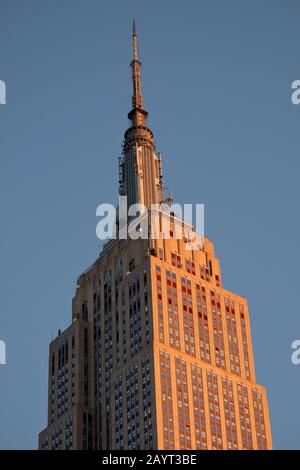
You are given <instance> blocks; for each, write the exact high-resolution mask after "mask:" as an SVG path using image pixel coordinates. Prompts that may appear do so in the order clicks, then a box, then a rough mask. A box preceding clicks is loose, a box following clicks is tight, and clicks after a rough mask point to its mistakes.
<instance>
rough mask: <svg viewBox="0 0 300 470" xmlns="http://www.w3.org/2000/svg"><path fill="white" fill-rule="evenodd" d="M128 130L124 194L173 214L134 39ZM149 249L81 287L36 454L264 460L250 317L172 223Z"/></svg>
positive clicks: (52, 365) (95, 273)
mask: <svg viewBox="0 0 300 470" xmlns="http://www.w3.org/2000/svg"><path fill="white" fill-rule="evenodd" d="M133 49H134V54H133V60H132V62H131V68H132V78H133V98H132V110H131V111H130V112H129V114H128V117H129V119H130V120H131V126H130V127H129V129H127V131H126V132H125V136H124V144H123V152H122V157H121V158H120V163H119V167H120V168H119V169H120V178H119V183H120V187H119V192H120V195H123V196H127V198H128V206H131V205H132V204H134V203H138V202H140V203H143V204H144V205H145V206H146V207H147V208H149V209H150V206H151V204H160V203H162V202H167V203H170V198H169V199H168V198H166V197H165V191H164V186H163V179H162V165H161V158H160V155H159V154H158V153H157V152H156V148H155V143H154V140H153V132H152V131H151V129H150V128H148V125H147V116H148V113H147V111H145V109H144V105H143V98H142V92H141V64H140V62H139V60H138V54H137V37H136V31H135V25H134V28H133ZM158 214H159V215H158V217H159V223H158V236H157V237H156V239H137V240H132V239H130V238H129V239H120V238H118V239H116V240H111V241H110V242H108V243H107V244H106V245H105V246H104V249H103V250H102V252H101V253H100V255H99V258H98V259H97V260H96V261H95V263H94V264H93V265H92V266H91V267H90V268H88V269H87V270H86V271H85V272H84V273H83V274H81V275H80V276H79V278H78V281H77V286H76V293H75V297H74V298H73V305H72V324H71V325H70V326H69V328H67V329H66V330H65V331H63V332H59V335H58V336H57V337H56V338H55V340H54V341H52V342H51V344H50V347H49V391H48V393H49V398H48V426H47V427H46V428H45V429H44V430H43V431H42V432H41V433H40V435H39V448H40V449H168V450H170V449H193V450H194V449H271V447H272V438H271V429H270V420H269V413H268V403H267V398H266V392H265V389H264V387H262V386H260V385H258V384H257V383H256V378H255V369H254V360H253V352H252V342H251V333H250V322H249V313H248V305H247V300H246V299H245V297H241V296H239V295H237V294H234V293H232V292H229V291H227V290H226V289H224V288H223V286H222V277H221V270H220V263H219V260H218V259H217V258H216V257H215V254H214V246H213V243H212V242H211V241H210V240H208V239H207V238H204V242H203V245H202V246H199V248H197V249H195V250H189V249H188V240H187V239H186V238H185V237H181V239H178V238H176V237H175V233H176V230H177V229H178V227H181V228H182V223H183V222H182V221H181V220H180V219H178V218H176V216H175V214H173V215H172V217H171V225H170V229H169V239H166V238H165V237H164V236H163V226H164V224H163V221H164V215H165V212H164V209H163V208H161V209H160V210H159V211H158Z"/></svg>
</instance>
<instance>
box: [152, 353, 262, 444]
mask: <svg viewBox="0 0 300 470" xmlns="http://www.w3.org/2000/svg"><path fill="white" fill-rule="evenodd" d="M174 369H175V371H174V372H175V374H174V372H172V366H171V357H170V354H169V353H167V352H166V351H164V350H161V351H160V381H161V407H162V419H163V444H164V449H168V450H170V449H174V445H175V443H174V432H175V429H174V412H175V406H176V410H177V422H178V429H177V432H178V435H179V446H180V449H191V439H192V436H191V432H193V433H194V436H193V437H194V439H195V443H196V449H207V448H212V449H224V448H227V449H237V448H238V433H237V429H240V431H241V442H240V445H241V446H242V448H243V449H253V446H254V444H253V432H256V442H257V447H258V448H259V449H266V448H267V436H266V428H265V416H264V410H263V397H262V394H261V393H260V392H259V391H257V390H256V389H252V390H251V389H250V388H248V387H246V386H244V385H243V384H234V383H233V382H232V381H231V380H230V379H228V378H227V377H219V376H218V375H217V374H216V373H214V372H213V371H210V370H207V371H206V372H205V370H204V369H202V368H201V367H199V366H198V365H196V364H191V365H189V364H188V363H186V361H184V360H183V359H182V358H180V357H175V364H174ZM203 374H205V380H204V377H203ZM173 378H174V379H173ZM173 380H175V383H172V381H173ZM205 382H206V385H204V384H205ZM189 383H191V390H190V394H191V397H189ZM172 387H174V394H175V396H174V394H173V393H172ZM251 399H252V403H251V405H250V400H251ZM205 404H206V405H205ZM250 406H251V407H253V410H254V420H253V419H252V421H251V417H250ZM191 413H193V421H194V426H193V431H191V422H190V420H191ZM222 420H224V422H222ZM208 427H209V429H208ZM224 429H225V433H224ZM208 432H209V434H210V442H209V443H208V437H207V433H208Z"/></svg>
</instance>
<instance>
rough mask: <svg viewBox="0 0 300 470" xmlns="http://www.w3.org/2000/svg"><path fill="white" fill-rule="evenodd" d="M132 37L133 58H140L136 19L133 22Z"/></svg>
mask: <svg viewBox="0 0 300 470" xmlns="http://www.w3.org/2000/svg"><path fill="white" fill-rule="evenodd" d="M132 39H133V60H138V53H137V38H136V28H135V19H133V23H132Z"/></svg>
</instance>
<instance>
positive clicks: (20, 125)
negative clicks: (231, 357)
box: [0, 0, 300, 449]
mask: <svg viewBox="0 0 300 470" xmlns="http://www.w3.org/2000/svg"><path fill="white" fill-rule="evenodd" d="M0 11H1V15H0V79H1V80H5V81H6V84H7V104H6V105H5V106H0V157H1V170H0V191H1V197H0V214H1V218H0V240H1V244H0V250H1V251H0V260H1V266H0V286H1V314H0V315H1V316H0V339H4V340H5V341H6V343H7V365H6V366H0V397H1V400H0V448H1V449H14V448H36V446H37V435H38V432H39V431H40V430H41V429H42V428H43V427H44V426H45V425H46V411H47V367H48V363H47V361H48V343H49V341H50V340H51V335H52V334H56V332H57V330H58V328H62V329H63V328H65V327H66V326H67V325H68V324H69V322H70V319H71V299H72V296H73V294H74V288H75V281H76V277H77V275H78V274H79V273H80V272H81V271H83V270H84V269H85V268H86V267H87V266H88V265H89V264H91V262H93V260H94V259H95V258H96V257H97V255H98V251H99V247H98V245H99V240H97V238H96V233H95V227H96V222H97V219H96V215H95V211H96V206H97V205H98V204H100V203H102V202H114V201H116V198H117V179H118V178H117V157H118V155H120V151H121V144H122V139H123V132H124V130H125V129H126V127H127V112H128V111H129V109H130V98H131V83H130V70H129V61H130V58H131V56H130V54H131V50H130V47H131V42H130V41H131V22H132V18H133V16H135V17H136V20H137V29H138V34H139V43H140V55H141V59H142V62H143V69H142V71H143V92H144V101H145V106H146V108H147V109H148V111H149V113H150V115H149V123H150V125H151V127H152V128H153V130H154V132H155V137H156V142H157V145H158V149H159V150H161V151H162V153H163V157H164V175H165V180H166V183H167V185H168V186H171V187H172V188H173V193H174V196H175V199H176V201H178V202H193V203H196V202H199V203H204V204H205V210H206V212H205V217H206V218H205V220H206V234H207V236H208V237H209V238H212V239H213V240H214V242H215V248H216V253H217V255H218V257H219V258H220V260H221V265H222V272H223V282H224V286H225V287H226V288H228V289H231V290H233V291H235V292H237V293H239V294H241V295H246V296H247V297H248V300H249V306H250V315H251V325H252V332H253V345H254V353H255V360H256V371H257V378H258V381H259V383H261V384H263V385H265V386H266V387H267V391H268V397H269V404H270V413H271V419H272V429H273V439H274V446H275V447H276V448H298V449H299V448H300V437H299V436H300V433H299V431H300V401H299V388H300V366H294V365H292V364H291V361H290V356H291V348H290V345H291V342H292V341H293V340H294V339H298V338H300V312H299V264H300V250H299V239H300V222H299V195H300V189H299V170H300V164H299V144H300V142H299V135H300V134H299V125H300V106H298V107H297V106H294V105H292V104H291V100H290V94H291V90H290V87H291V83H292V81H293V80H296V79H300V28H299V18H300V3H299V1H298V0H285V1H279V0H264V1H259V0H251V1H250V0H248V1H245V0H244V1H242V0H227V1H226V2H224V1H223V0H205V1H199V0H189V1H188V2H183V1H182V0H180V1H178V0H164V1H163V2H162V1H159V0H151V1H145V0H144V1H126V2H125V1H123V0H118V1H114V0H112V1H109V2H105V1H100V0H51V1H50V0H43V1H40V0H27V1H17V0H0Z"/></svg>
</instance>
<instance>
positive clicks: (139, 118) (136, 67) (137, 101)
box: [128, 20, 148, 127]
mask: <svg viewBox="0 0 300 470" xmlns="http://www.w3.org/2000/svg"><path fill="white" fill-rule="evenodd" d="M132 42H133V60H132V61H131V64H130V66H131V71H132V84H133V95H132V110H131V111H130V113H129V114H128V117H129V119H130V120H131V121H132V124H133V126H134V127H135V126H137V125H144V124H145V119H146V117H147V115H148V113H147V111H145V110H144V109H143V96H142V86H141V63H140V61H139V60H138V48H137V34H136V25H135V20H133V25H132Z"/></svg>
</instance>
